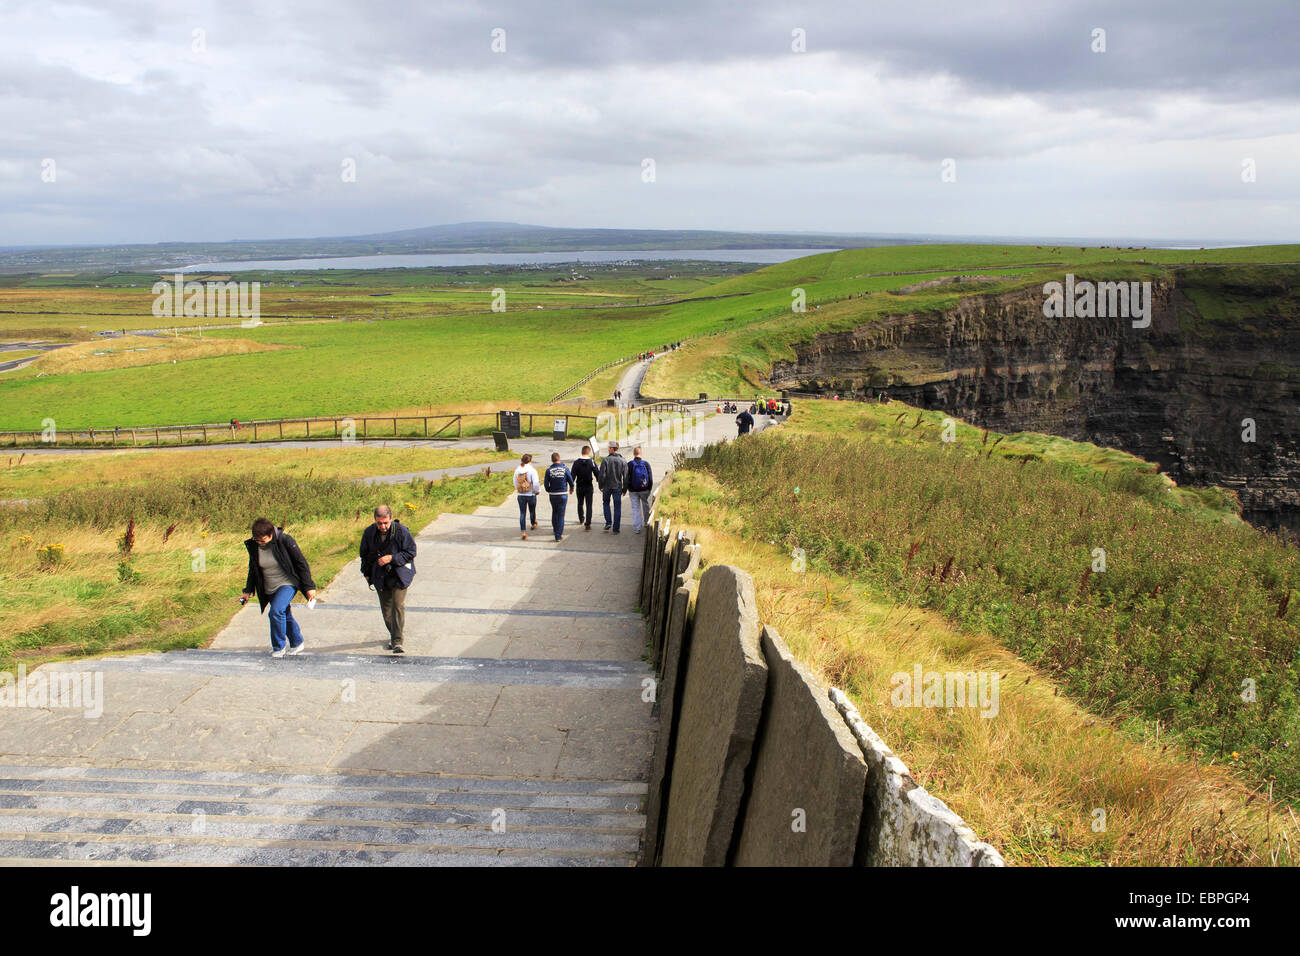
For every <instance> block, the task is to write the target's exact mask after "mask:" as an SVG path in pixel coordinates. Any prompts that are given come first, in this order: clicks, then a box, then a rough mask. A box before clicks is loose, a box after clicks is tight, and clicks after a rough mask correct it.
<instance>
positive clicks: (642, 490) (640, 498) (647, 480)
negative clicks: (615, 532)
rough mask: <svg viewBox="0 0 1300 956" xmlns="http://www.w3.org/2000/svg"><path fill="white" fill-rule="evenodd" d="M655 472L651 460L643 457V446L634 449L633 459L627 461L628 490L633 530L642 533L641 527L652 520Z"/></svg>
mask: <svg viewBox="0 0 1300 956" xmlns="http://www.w3.org/2000/svg"><path fill="white" fill-rule="evenodd" d="M654 483H655V482H654V473H653V472H652V471H651V470H650V462H648V461H646V460H645V459H644V458H642V457H641V446H640V445H637V446H636V447H635V448H633V449H632V460H631V461H629V462H628V463H627V490H628V497H630V498H631V500H632V531H633V533H635V534H640V533H641V528H642V527H643V526H644V525H645V524H646V522H648V521H649V520H650V490H651V489H652V488H654Z"/></svg>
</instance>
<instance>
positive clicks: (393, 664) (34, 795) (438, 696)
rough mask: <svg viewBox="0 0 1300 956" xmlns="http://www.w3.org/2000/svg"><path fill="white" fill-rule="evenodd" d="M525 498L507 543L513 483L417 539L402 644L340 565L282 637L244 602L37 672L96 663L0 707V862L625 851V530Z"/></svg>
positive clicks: (628, 592)
mask: <svg viewBox="0 0 1300 956" xmlns="http://www.w3.org/2000/svg"><path fill="white" fill-rule="evenodd" d="M711 424H712V423H711ZM727 430H729V423H728V422H720V423H718V424H717V425H714V427H713V431H716V432H718V437H721V435H722V434H723V433H724V432H726V431H727ZM671 453H672V449H671V448H661V449H653V450H650V452H649V453H648V454H647V457H648V458H650V459H651V461H652V463H653V465H654V467H655V471H656V474H657V475H659V476H662V475H663V474H664V473H665V472H666V471H667V469H668V466H669V461H670V456H671ZM384 494H385V493H383V492H377V500H376V503H378V502H379V501H382V500H383V496H384ZM597 507H599V502H597ZM629 511H630V509H628V508H625V509H624V518H625V519H628V518H629V517H630V516H629ZM538 512H539V514H538V519H539V527H538V528H537V529H536V531H535V532H531V531H530V537H529V539H528V540H527V541H522V540H520V537H519V528H518V510H517V507H516V505H515V501H514V496H513V495H511V496H510V498H508V499H507V500H506V501H504V502H503V503H502V504H501V505H499V506H495V507H487V508H479V509H477V510H476V511H475V513H474V514H472V515H450V514H448V515H443V516H441V517H439V518H438V519H437V520H435V521H433V522H431V523H430V524H429V525H428V526H427V527H426V528H424V529H423V530H422V531H421V532H420V533H419V534H418V535H417V538H416V540H417V546H418V554H417V558H416V566H417V568H418V573H417V575H416V578H415V582H414V584H413V585H412V589H411V591H410V592H409V594H408V597H407V604H406V606H407V625H406V650H407V654H406V655H405V656H402V657H397V656H392V655H389V654H387V653H386V652H385V651H384V644H385V643H386V641H387V634H386V632H385V630H384V627H383V623H382V620H381V617H380V613H379V607H378V602H377V600H376V598H375V595H374V593H373V592H371V591H370V590H369V588H368V587H367V585H366V584H365V582H364V580H363V579H362V578H361V575H360V574H359V572H358V562H356V561H355V560H354V561H353V562H352V563H351V564H349V565H348V566H347V567H345V568H344V569H343V570H342V571H341V572H340V573H339V574H338V575H337V576H336V577H335V578H334V580H333V581H331V582H330V584H329V585H328V586H327V587H325V588H323V589H322V590H321V591H320V593H319V595H318V596H319V598H320V601H319V603H318V605H317V607H316V608H315V609H314V610H307V609H306V608H305V607H304V605H302V604H300V603H299V604H295V605H294V615H295V617H296V618H297V619H298V621H299V623H300V626H301V627H302V630H303V634H304V636H305V639H306V648H307V649H306V652H305V653H304V654H302V655H300V656H297V657H285V658H282V659H278V660H277V659H272V658H271V657H270V655H269V653H268V651H269V640H268V636H267V624H266V619H265V618H263V617H261V616H260V615H259V613H258V609H257V607H256V605H255V604H252V605H250V606H249V607H247V608H244V609H243V610H241V611H239V612H238V613H236V614H234V616H233V618H232V620H231V623H230V624H229V625H228V626H227V627H226V628H225V629H224V630H223V631H222V632H221V633H220V634H219V635H218V636H217V637H216V638H215V640H214V641H213V644H212V647H211V648H210V649H207V650H193V651H179V652H171V653H166V654H158V653H153V654H141V655H134V656H124V657H114V658H105V659H91V660H85V661H76V662H62V663H59V664H50V665H45V666H44V667H41V668H39V669H38V670H37V671H35V672H34V673H33V674H31V675H30V676H29V678H28V679H29V681H36V680H43V681H52V680H53V679H54V678H56V677H57V676H58V675H59V674H60V673H61V672H66V671H73V672H77V673H80V674H85V673H93V675H94V676H95V679H97V680H102V688H103V695H102V702H101V703H102V707H99V708H96V710H98V711H99V712H98V713H94V714H91V713H90V712H89V711H87V710H86V709H85V708H83V709H81V710H74V709H68V708H59V707H56V706H46V707H17V708H6V709H5V710H3V711H0V863H4V864H9V865H39V864H59V863H67V862H71V861H76V862H80V863H91V864H122V865H125V864H133V863H135V864H150V865H159V864H177V865H198V864H216V865H232V864H242V865H285V864H292V865H321V866H324V865H329V866H343V865H375V864H385V865H414V866H435V865H452V866H479V865H494V866H517V865H522V866H543V865H545V866H610V865H616V866H629V865H633V864H634V862H635V860H636V857H637V852H638V849H639V846H640V842H641V836H642V833H643V832H644V827H645V816H644V812H645V798H646V792H647V781H648V780H649V776H650V759H651V754H652V752H653V746H654V736H655V733H656V729H657V720H656V718H655V715H654V702H653V695H650V694H646V693H645V690H646V685H647V682H648V681H649V680H650V679H651V678H652V676H653V675H652V674H651V672H650V670H649V669H648V668H647V666H646V664H645V663H644V661H643V659H642V658H643V655H644V653H645V631H644V625H643V622H642V618H641V615H640V613H639V609H638V607H637V602H638V598H639V574H640V566H641V554H642V543H643V539H642V538H640V537H637V536H635V535H633V534H632V533H631V526H630V520H625V525H624V533H622V534H620V535H617V536H615V535H612V534H605V533H603V532H602V530H601V527H602V524H603V522H595V523H594V524H593V530H592V531H590V532H587V531H583V530H582V529H581V528H580V527H578V526H577V525H576V514H571V515H570V519H571V522H572V523H571V524H570V525H569V528H568V536H567V537H566V539H565V540H564V541H563V542H555V541H554V540H553V539H552V536H551V534H550V527H549V504H548V502H547V501H546V500H545V498H543V500H542V502H541V503H540V505H539V507H538ZM359 533H360V529H358V534H359ZM308 557H309V558H310V555H309V556H308ZM232 600H233V596H232Z"/></svg>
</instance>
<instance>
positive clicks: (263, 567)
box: [240, 518, 316, 657]
mask: <svg viewBox="0 0 1300 956" xmlns="http://www.w3.org/2000/svg"><path fill="white" fill-rule="evenodd" d="M244 547H246V548H247V549H248V581H247V583H246V584H245V585H244V597H243V599H242V600H241V601H240V603H241V604H243V603H245V602H247V601H248V599H249V597H251V596H252V595H253V593H254V592H256V593H257V603H258V605H259V606H260V607H261V609H262V611H263V612H265V611H266V606H267V605H268V604H269V605H271V614H270V619H271V656H272V657H284V655H285V639H286V638H287V639H288V644H289V648H288V653H290V654H301V653H302V631H301V630H299V629H298V622H297V621H295V620H294V619H293V614H292V613H291V612H290V610H289V603H290V602H291V601H292V600H293V596H294V594H295V593H297V592H298V591H302V592H303V593H304V594H305V595H306V596H307V600H308V601H311V600H314V599H315V597H316V582H314V581H313V580H312V579H311V568H310V567H308V566H307V559H306V558H304V557H303V556H302V549H301V548H299V547H298V542H297V541H294V540H293V538H292V537H290V536H289V535H287V534H285V533H284V531H283V530H282V529H280V528H277V527H275V526H274V525H273V524H271V522H270V521H268V520H267V519H266V518H258V519H257V520H256V521H254V522H253V536H252V537H251V538H249V539H248V540H247V541H245V542H244Z"/></svg>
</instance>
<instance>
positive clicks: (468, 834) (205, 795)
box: [0, 763, 646, 866]
mask: <svg viewBox="0 0 1300 956" xmlns="http://www.w3.org/2000/svg"><path fill="white" fill-rule="evenodd" d="M645 790H646V787H645V784H644V783H640V782H628V781H574V780H545V779H519V778H486V777H425V776H416V775H410V776H406V775H385V774H347V773H320V774H313V773H266V772H250V771H220V770H162V769H146V768H123V767H83V766H42V765H40V764H35V763H27V764H21V765H18V764H15V765H9V766H4V767H0V863H3V864H12V865H24V864H27V863H30V862H33V861H78V862H95V863H100V864H129V863H167V864H189V865H196V864H219V865H222V864H224V865H232V864H245V865H247V864H261V865H333V866H346V865H376V864H382V865H424V866H443V865H448V866H476V865H497V866H500V865H507V866H508V865H532V866H584V865H631V863H632V862H633V861H634V859H635V855H636V852H637V850H638V848H639V845H640V840H641V834H642V831H643V830H644V827H645V817H644V814H643V812H642V803H643V799H644V795H645ZM494 824H496V825H497V828H495V829H494ZM501 824H504V828H501Z"/></svg>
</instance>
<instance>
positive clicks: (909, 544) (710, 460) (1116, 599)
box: [683, 419, 1300, 800]
mask: <svg viewBox="0 0 1300 956" xmlns="http://www.w3.org/2000/svg"><path fill="white" fill-rule="evenodd" d="M911 425H912V423H911V421H910V419H905V420H903V421H901V422H900V423H898V424H895V425H891V426H889V427H890V428H892V429H894V430H895V431H896V432H897V433H898V435H899V437H900V440H899V441H897V442H888V441H886V442H880V441H876V442H871V441H868V440H867V439H865V438H864V437H861V436H848V437H831V436H817V435H804V436H798V435H782V434H780V433H773V432H768V433H766V434H763V435H760V436H756V437H755V438H754V439H747V440H744V441H740V442H733V443H730V444H727V445H722V446H715V447H711V448H708V449H706V450H705V452H704V454H703V456H702V457H700V458H698V459H696V460H693V461H686V462H684V463H683V464H684V466H685V467H688V468H693V469H698V470H702V471H704V472H707V473H709V474H710V475H712V476H713V477H714V478H716V479H717V480H718V481H719V482H721V483H722V485H723V486H725V487H727V488H728V489H730V490H731V492H732V493H733V494H734V495H735V502H734V507H735V509H736V510H737V512H738V513H739V514H740V515H741V516H742V517H743V521H744V523H745V529H744V530H745V534H746V535H747V536H752V537H759V538H763V539H766V540H770V541H774V542H776V543H778V544H784V545H785V546H786V547H787V548H796V547H797V548H802V549H804V551H805V552H806V554H807V556H808V560H809V562H810V564H811V565H820V566H821V567H824V568H827V569H830V570H833V571H835V572H838V573H843V574H847V575H852V576H853V577H855V578H857V579H859V580H862V581H865V582H867V583H868V584H870V585H871V586H873V587H874V588H876V589H879V590H880V591H881V592H883V593H886V594H889V595H893V596H894V597H896V598H900V599H902V600H904V601H906V602H907V603H910V604H913V605H917V606H920V607H924V608H930V609H934V610H936V611H938V612H940V613H942V614H943V615H944V616H946V617H947V618H948V619H949V620H951V621H952V622H954V623H955V624H956V625H958V626H960V627H961V628H963V629H966V630H984V631H987V632H989V633H991V634H993V635H995V636H996V637H997V638H999V639H1000V640H1001V641H1002V642H1003V643H1005V645H1006V646H1008V647H1010V648H1011V649H1013V650H1014V651H1015V652H1016V653H1017V654H1018V655H1019V656H1021V657H1022V658H1023V659H1025V660H1026V661H1028V662H1030V663H1032V664H1034V665H1036V666H1037V667H1039V668H1041V669H1043V670H1046V671H1047V672H1049V673H1050V674H1051V675H1052V676H1053V677H1054V678H1056V679H1057V680H1058V681H1059V682H1060V683H1061V684H1062V685H1063V686H1064V687H1065V688H1066V690H1067V691H1068V693H1069V694H1070V695H1071V696H1072V697H1073V698H1074V699H1076V700H1078V701H1079V702H1080V703H1081V704H1083V705H1084V706H1085V707H1087V708H1088V709H1089V710H1091V711H1092V712H1094V713H1097V714H1100V715H1104V716H1108V717H1115V718H1119V719H1121V720H1129V721H1132V722H1133V723H1134V724H1135V729H1136V727H1137V726H1139V725H1150V724H1151V722H1153V721H1159V722H1160V724H1161V726H1162V727H1163V728H1164V729H1165V731H1166V732H1167V733H1171V734H1172V735H1173V736H1175V737H1177V738H1180V739H1181V741H1182V742H1183V743H1184V744H1185V745H1187V746H1189V747H1191V748H1193V749H1194V750H1196V751H1199V752H1202V753H1204V754H1207V755H1210V756H1212V757H1213V758H1215V759H1217V760H1220V761H1223V762H1226V763H1229V764H1232V765H1235V766H1237V767H1239V768H1241V769H1242V771H1243V772H1244V773H1245V775H1246V776H1247V777H1248V778H1250V779H1253V780H1254V781H1256V782H1262V781H1267V780H1273V781H1275V790H1274V793H1275V794H1276V795H1278V796H1281V797H1284V798H1286V799H1289V800H1296V799H1297V798H1300V760H1297V757H1296V749H1297V748H1298V747H1300V733H1298V731H1300V701H1298V700H1297V686H1298V685H1300V665H1297V661H1296V650H1297V646H1298V645H1300V612H1297V610H1296V608H1295V606H1294V602H1293V601H1292V600H1291V598H1290V597H1289V595H1291V594H1292V592H1293V591H1295V590H1296V589H1297V588H1298V587H1300V552H1297V551H1296V550H1295V549H1294V548H1291V547H1289V546H1287V545H1286V544H1284V543H1283V542H1281V541H1279V540H1277V539H1275V538H1272V537H1270V536H1268V535H1265V534H1261V533H1259V532H1257V531H1254V530H1251V529H1245V528H1240V527H1232V526H1229V525H1226V524H1218V523H1211V522H1205V521H1201V520H1197V519H1195V518H1194V517H1192V516H1190V515H1188V514H1185V513H1183V512H1181V511H1179V510H1177V509H1175V508H1171V507H1168V506H1167V505H1166V504H1165V503H1164V502H1163V497H1164V496H1167V495H1168V494H1169V493H1168V491H1167V490H1166V486H1165V485H1164V484H1163V483H1162V482H1161V481H1160V480H1159V479H1158V477H1157V476H1149V477H1143V476H1142V475H1141V474H1140V473H1135V472H1118V473H1117V474H1116V475H1114V476H1107V475H1103V474H1100V473H1094V474H1092V475H1091V476H1089V477H1081V476H1080V474H1079V473H1078V471H1077V469H1072V468H1069V467H1066V466H1065V465H1061V464H1057V463H1054V462H1052V461H1049V460H1038V459H1035V458H1034V457H1032V456H1027V457H1023V458H1020V459H1018V460H1017V459H1007V458H1000V457H997V456H991V455H984V454H980V450H979V449H978V448H975V449H972V448H970V447H965V448H963V447H960V446H956V445H954V444H950V443H943V442H940V441H938V440H937V438H938V436H937V435H936V436H935V439H936V440H934V441H931V442H928V443H918V444H906V443H904V442H903V441H902V440H901V437H902V434H903V432H904V431H905V430H907V429H908V428H909V427H910V426H911ZM796 489H798V490H797V491H796ZM1097 549H1101V550H1103V551H1104V552H1105V553H1104V559H1105V565H1104V570H1101V569H1100V568H1101V565H1100V562H1099V558H1100V557H1102V555H1101V552H1100V551H1098V550H1097ZM1094 568H1095V569H1096V570H1094Z"/></svg>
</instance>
